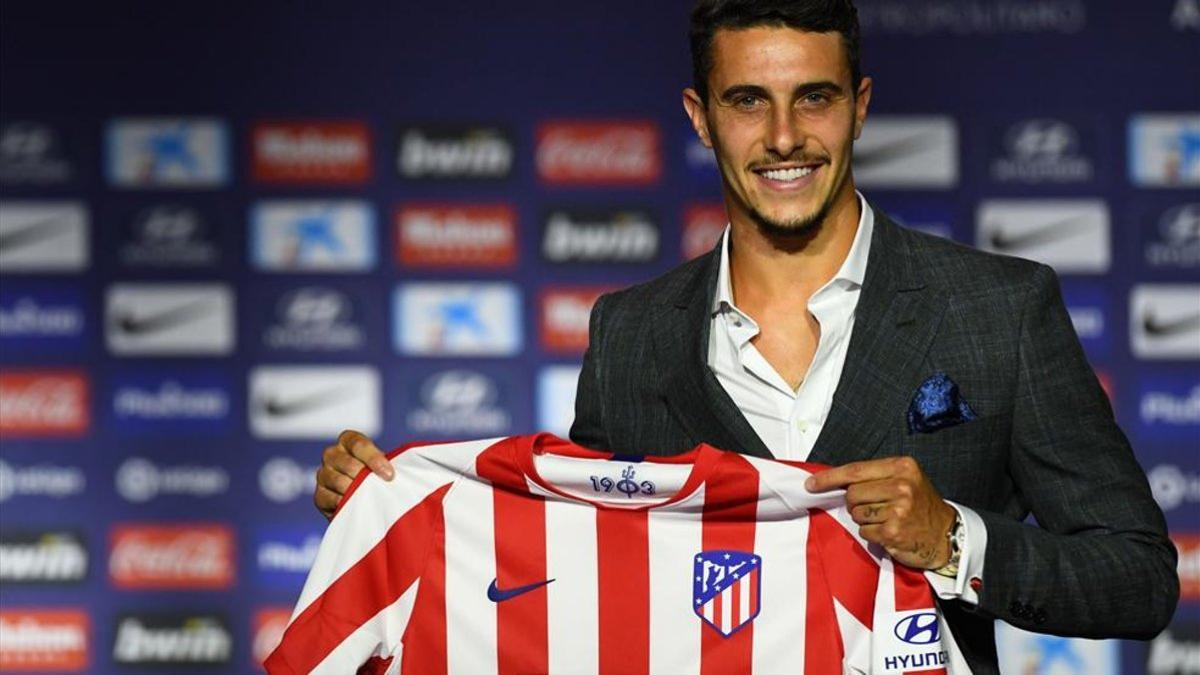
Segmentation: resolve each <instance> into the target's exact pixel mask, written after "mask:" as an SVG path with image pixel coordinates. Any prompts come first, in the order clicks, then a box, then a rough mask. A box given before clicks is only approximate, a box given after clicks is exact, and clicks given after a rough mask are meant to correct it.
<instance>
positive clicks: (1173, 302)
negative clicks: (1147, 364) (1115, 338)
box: [1129, 284, 1200, 360]
mask: <svg viewBox="0 0 1200 675" xmlns="http://www.w3.org/2000/svg"><path fill="white" fill-rule="evenodd" d="M1129 332H1130V345H1131V347H1132V348H1133V354H1134V356H1137V357H1138V358H1139V359H1187V360H1195V359H1200V284H1193V285H1188V284H1139V285H1137V286H1134V287H1133V291H1132V292H1131V293H1130V295H1129Z"/></svg>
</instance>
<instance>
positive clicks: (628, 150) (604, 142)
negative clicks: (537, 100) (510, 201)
mask: <svg viewBox="0 0 1200 675" xmlns="http://www.w3.org/2000/svg"><path fill="white" fill-rule="evenodd" d="M536 153H537V160H536V161H537V172H538V177H539V178H541V180H542V182H544V183H548V184H551V185H610V184H622V185H649V184H652V183H655V182H657V181H658V179H659V177H660V176H661V174H662V164H663V162H662V140H661V138H660V134H659V130H658V126H657V125H656V124H655V123H654V122H651V121H648V120H640V121H627V122H582V121H580V122H575V121H552V122H545V123H543V124H541V125H540V126H539V127H538V129H537V151H536Z"/></svg>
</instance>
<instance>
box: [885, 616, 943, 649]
mask: <svg viewBox="0 0 1200 675" xmlns="http://www.w3.org/2000/svg"><path fill="white" fill-rule="evenodd" d="M893 632H894V633H895V634H896V637H897V638H899V639H900V640H901V641H903V642H907V643H908V644H910V645H928V644H933V643H934V642H937V641H938V637H939V635H938V619H937V614H934V613H933V612H925V613H923V614H913V615H912V616H907V617H904V618H903V619H901V620H900V621H899V622H897V623H896V628H895V629H894V631H893Z"/></svg>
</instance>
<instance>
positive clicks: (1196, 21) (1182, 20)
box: [1171, 0, 1200, 32]
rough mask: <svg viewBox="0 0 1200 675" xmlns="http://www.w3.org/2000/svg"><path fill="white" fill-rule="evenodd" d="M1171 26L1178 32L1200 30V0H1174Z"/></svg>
mask: <svg viewBox="0 0 1200 675" xmlns="http://www.w3.org/2000/svg"><path fill="white" fill-rule="evenodd" d="M1171 28H1173V29H1175V30H1176V31H1179V32H1183V31H1187V30H1191V31H1200V0H1175V8H1174V9H1172V10H1171Z"/></svg>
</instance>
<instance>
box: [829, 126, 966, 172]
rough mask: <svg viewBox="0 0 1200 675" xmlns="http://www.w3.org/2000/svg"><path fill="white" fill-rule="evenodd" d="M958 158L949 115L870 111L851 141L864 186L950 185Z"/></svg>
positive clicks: (855, 163)
mask: <svg viewBox="0 0 1200 675" xmlns="http://www.w3.org/2000/svg"><path fill="white" fill-rule="evenodd" d="M958 162H959V159H958V127H957V126H955V123H954V120H952V119H951V118H949V117H917V116H913V117H890V116H887V115H884V116H880V117H873V118H871V120H870V121H869V122H868V123H867V124H866V126H865V127H863V133H862V137H861V138H859V139H858V140H857V141H856V142H855V143H854V179H855V181H856V183H857V184H858V186H859V187H863V188H932V189H936V188H951V187H954V186H955V185H957V184H958V176H959V166H958ZM824 168H826V169H828V166H826V167H824Z"/></svg>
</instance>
